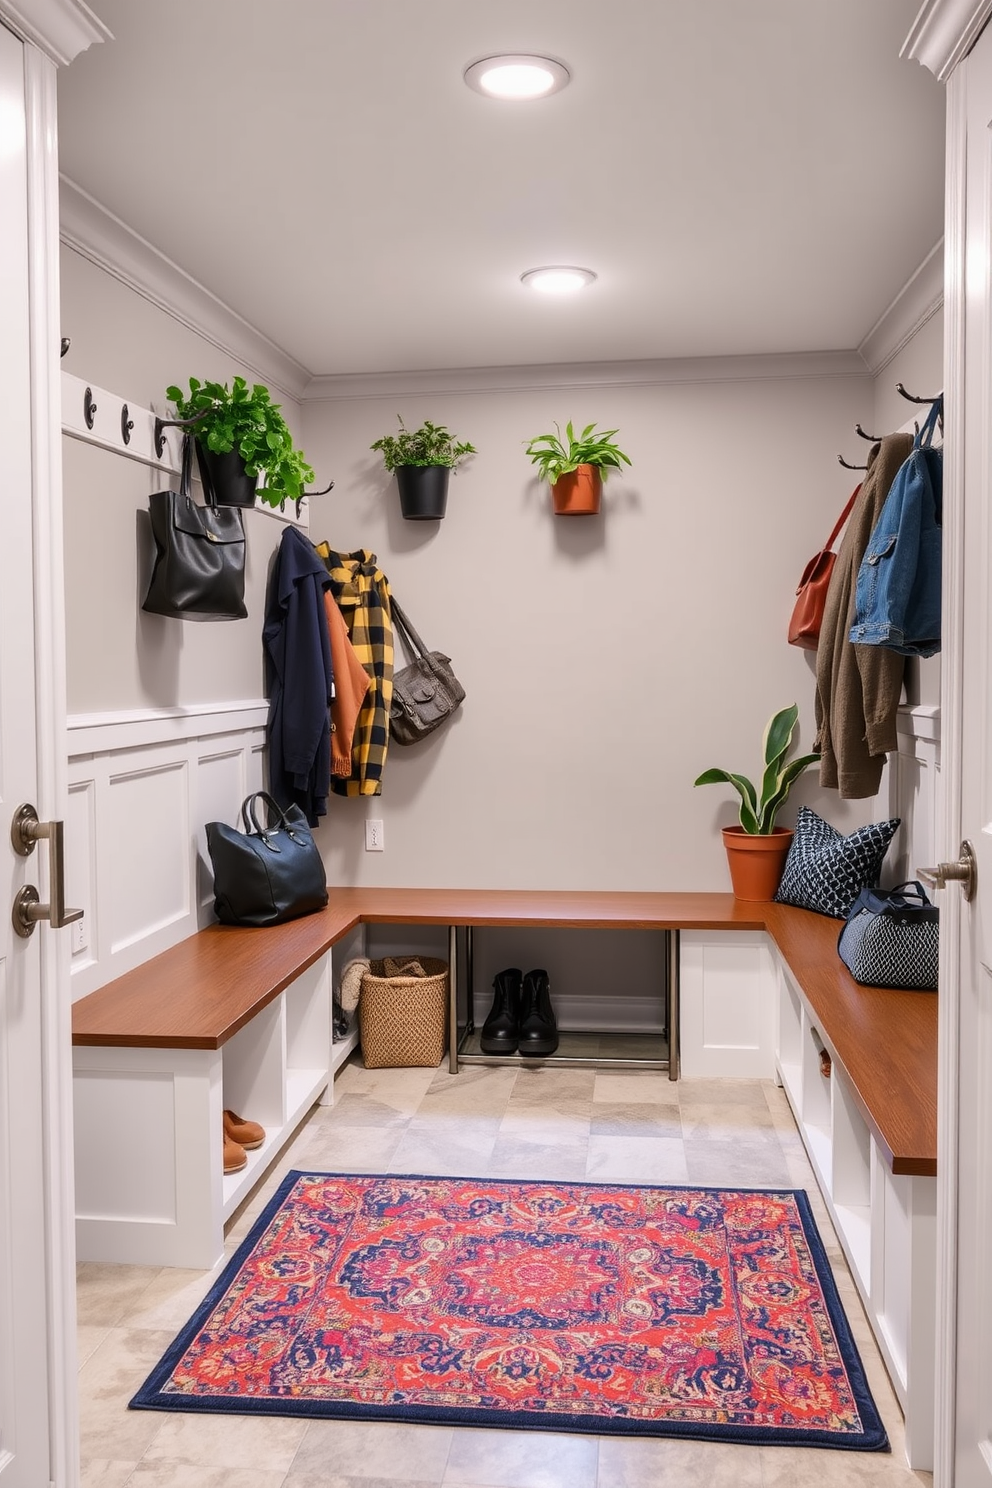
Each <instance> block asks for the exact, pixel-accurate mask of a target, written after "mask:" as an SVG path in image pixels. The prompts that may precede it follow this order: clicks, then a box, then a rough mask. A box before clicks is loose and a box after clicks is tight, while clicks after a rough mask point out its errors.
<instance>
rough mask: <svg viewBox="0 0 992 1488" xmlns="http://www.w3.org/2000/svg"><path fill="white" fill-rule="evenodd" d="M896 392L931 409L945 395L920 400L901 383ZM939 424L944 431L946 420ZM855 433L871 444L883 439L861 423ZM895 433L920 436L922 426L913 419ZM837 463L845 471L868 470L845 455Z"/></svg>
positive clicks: (911, 401) (838, 458)
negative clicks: (927, 405) (865, 428)
mask: <svg viewBox="0 0 992 1488" xmlns="http://www.w3.org/2000/svg"><path fill="white" fill-rule="evenodd" d="M896 392H897V393H898V394H899V396H900V398H905V399H906V402H907V403H926V404H929V405H930V407H933V405H934V403H938V402H939V401H940V399H941V398H942V397H943V396H944V395H943V393H938V394H937V396H936V397H935V398H918V397H917V396H916V395H915V393H907V391H906V389H905V388H904V387H903V385H902V383H901V382H897V383H896ZM938 423H939V425H940V428H941V430H943V428H944V420H943V419H942V418H941V419H939V420H938ZM854 432H855V434H857V436H858V438H859V439H867V441H868V443H869V444H878V442H879V441H880V439H881V438H882V436H881V434H868V433H867V432H866V431H865V430H864V429H863V428H862V427H861V423H860V421H859V422H858V423H856V424H855V426H854ZM895 432H896V433H899V434H909V433H914V434H919V432H920V426H919V423H918V422H917V421H916V420H915V419H913V420H912V423H911V424H904V425H903V426H902V427H901V428H900V429H898V430H896V431H895ZM837 463H838V465H843V467H844V469H845V470H867V469H868V466H867V465H852V464H851V463H850V461H849V460H845V459H844V456H843V455H838V456H837Z"/></svg>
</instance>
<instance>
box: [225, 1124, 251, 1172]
mask: <svg viewBox="0 0 992 1488" xmlns="http://www.w3.org/2000/svg"><path fill="white" fill-rule="evenodd" d="M247 1166H248V1154H247V1152H246V1151H245V1149H244V1148H243V1147H240V1146H239V1145H238V1143H237V1142H234V1141H232V1140H231V1138H230V1137H229V1136H228V1135H227V1132H225V1133H224V1172H225V1173H240V1172H241V1169H242V1168H246V1167H247Z"/></svg>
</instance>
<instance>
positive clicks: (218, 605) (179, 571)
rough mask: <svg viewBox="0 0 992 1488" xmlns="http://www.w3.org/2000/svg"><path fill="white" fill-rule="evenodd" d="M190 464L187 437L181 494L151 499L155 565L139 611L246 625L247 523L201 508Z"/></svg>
mask: <svg viewBox="0 0 992 1488" xmlns="http://www.w3.org/2000/svg"><path fill="white" fill-rule="evenodd" d="M192 463H193V441H192V439H191V437H190V435H188V434H187V435H186V437H185V438H184V439H183V465H182V475H181V477H180V481H179V490H178V491H154V492H153V493H152V495H151V496H149V498H148V515H149V518H150V520H151V525H152V536H153V537H154V538H155V566H154V568H153V569H152V578H151V583H150V584H149V586H148V593H147V594H146V595H145V599H144V603H143V604H142V606H141V608H142V609H143V610H147V611H148V612H149V614H152V615H168V616H170V617H171V618H172V619H175V620H244V619H245V617H246V616H247V614H248V611H247V609H246V608H245V528H244V521H243V519H242V516H241V512H240V511H239V510H238V508H237V507H226V506H225V507H219V506H197V504H196V502H195V501H194V500H193V495H192V489H191V474H192Z"/></svg>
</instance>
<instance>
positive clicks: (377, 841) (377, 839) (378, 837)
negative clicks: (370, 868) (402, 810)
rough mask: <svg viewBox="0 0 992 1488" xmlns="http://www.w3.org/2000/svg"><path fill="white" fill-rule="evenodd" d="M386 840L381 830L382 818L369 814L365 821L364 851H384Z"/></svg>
mask: <svg viewBox="0 0 992 1488" xmlns="http://www.w3.org/2000/svg"><path fill="white" fill-rule="evenodd" d="M385 849H386V842H385V837H384V835H383V831H382V819H381V818H380V817H378V816H370V817H369V818H368V820H367V821H366V823H365V851H366V852H385Z"/></svg>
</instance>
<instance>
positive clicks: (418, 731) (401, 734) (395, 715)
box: [389, 599, 465, 744]
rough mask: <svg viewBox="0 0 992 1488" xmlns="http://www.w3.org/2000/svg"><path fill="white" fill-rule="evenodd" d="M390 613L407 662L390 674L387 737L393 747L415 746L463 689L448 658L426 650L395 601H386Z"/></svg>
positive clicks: (457, 700)
mask: <svg viewBox="0 0 992 1488" xmlns="http://www.w3.org/2000/svg"><path fill="white" fill-rule="evenodd" d="M390 613H391V614H392V617H393V623H394V626H395V628H396V633H397V635H398V636H399V638H400V640H401V641H402V643H403V649H404V650H405V651H406V653H407V655H408V656H409V657H410V658H411V660H410V663H409V665H408V666H405V667H400V668H399V669H398V670H397V671H394V672H393V701H392V704H391V706H390V709H389V737H390V738H391V739H395V741H396V743H397V744H416V743H417V741H418V740H420V739H426V738H427V736H428V734H432V733H433V732H434V730H435V729H436V728H437V727H438V726H439V725H440V724H442V723H443V722H444V720H445V719H446V718H450V716H451V714H452V713H454V711H455V709H456V708H457V707H458V706H459V705H460V703H461V702H462V699H463V698H464V696H465V689H464V687H463V686H462V684H461V683H460V682H459V680H458V678H457V677H456V676H455V674H454V672H453V671H452V670H451V657H450V656H445V655H444V653H443V652H441V651H428V649H427V647H426V646H425V645H424V643H423V641H422V640H421V639H420V637H419V635H418V634H417V632H416V631H415V630H414V628H413V626H412V624H411V623H410V621H409V620H408V618H407V616H406V615H405V614H404V613H403V610H402V609H401V608H400V606H399V604H398V603H397V601H396V599H391V600H390Z"/></svg>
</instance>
